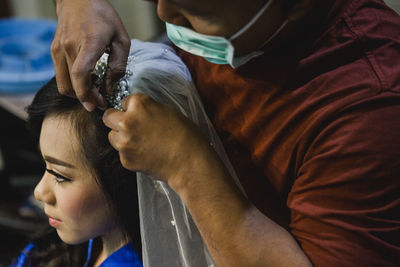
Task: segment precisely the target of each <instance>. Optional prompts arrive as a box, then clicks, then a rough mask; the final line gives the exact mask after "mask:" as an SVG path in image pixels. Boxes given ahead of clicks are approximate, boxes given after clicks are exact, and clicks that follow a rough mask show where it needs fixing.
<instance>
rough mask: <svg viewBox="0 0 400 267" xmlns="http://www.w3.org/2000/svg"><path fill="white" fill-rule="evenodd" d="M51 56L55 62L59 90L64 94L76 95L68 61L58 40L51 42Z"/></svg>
mask: <svg viewBox="0 0 400 267" xmlns="http://www.w3.org/2000/svg"><path fill="white" fill-rule="evenodd" d="M51 57H52V59H53V62H54V70H55V73H56V81H57V87H58V91H59V92H60V94H63V95H68V96H75V92H74V89H73V87H72V83H71V80H70V76H69V70H68V65H67V61H66V58H65V56H64V53H63V51H62V49H61V47H60V44H59V43H58V42H57V41H53V43H52V44H51Z"/></svg>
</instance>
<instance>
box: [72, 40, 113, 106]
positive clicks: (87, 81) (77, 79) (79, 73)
mask: <svg viewBox="0 0 400 267" xmlns="http://www.w3.org/2000/svg"><path fill="white" fill-rule="evenodd" d="M95 51H96V49H89V46H88V45H83V46H82V48H81V49H80V51H79V53H78V55H77V57H76V59H75V61H74V63H73V66H72V68H71V71H70V74H71V82H72V86H73V87H74V89H75V95H76V97H77V98H78V99H79V101H80V102H81V103H82V104H83V106H84V107H85V108H86V109H87V110H88V111H92V110H93V109H94V108H95V106H99V107H103V108H105V107H106V101H105V99H104V97H103V96H102V95H101V94H100V92H99V90H98V89H97V88H94V85H93V83H92V74H91V72H92V70H93V69H94V66H95V65H96V62H97V60H98V59H99V58H100V56H101V55H102V52H95ZM97 51H102V50H99V49H97Z"/></svg>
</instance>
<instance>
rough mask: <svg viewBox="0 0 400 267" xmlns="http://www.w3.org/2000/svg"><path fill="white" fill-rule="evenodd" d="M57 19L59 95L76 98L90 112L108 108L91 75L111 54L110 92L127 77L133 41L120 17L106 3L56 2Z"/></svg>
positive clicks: (90, 0)
mask: <svg viewBox="0 0 400 267" xmlns="http://www.w3.org/2000/svg"><path fill="white" fill-rule="evenodd" d="M57 15H58V26H57V30H56V34H55V37H54V41H53V43H52V45H51V55H52V58H53V62H54V66H55V72H56V79H57V85H58V88H59V91H60V93H62V94H65V95H70V96H76V97H77V98H78V99H79V101H81V103H82V104H83V106H84V107H85V108H86V109H87V110H88V111H92V110H93V109H94V108H95V106H99V107H102V108H105V107H106V102H105V100H104V98H103V96H102V95H101V93H100V92H99V89H98V88H95V87H94V85H93V83H92V75H91V71H92V70H93V68H94V66H95V64H96V62H97V60H98V59H99V58H100V56H101V55H102V54H103V53H104V52H105V51H107V50H108V52H109V53H110V56H109V62H108V67H109V69H108V70H107V73H106V77H105V81H106V89H107V91H108V92H110V91H111V90H112V84H114V83H115V82H116V81H117V80H118V79H119V78H120V77H122V76H123V74H124V73H125V68H126V61H127V58H128V54H129V48H130V39H129V36H128V34H127V32H126V30H125V28H124V26H123V24H122V21H121V19H120V17H119V16H118V14H117V12H116V11H115V10H114V8H113V7H112V6H111V4H110V3H109V2H108V1H107V0H57Z"/></svg>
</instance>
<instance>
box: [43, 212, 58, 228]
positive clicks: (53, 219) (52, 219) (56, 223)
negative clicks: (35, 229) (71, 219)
mask: <svg viewBox="0 0 400 267" xmlns="http://www.w3.org/2000/svg"><path fill="white" fill-rule="evenodd" d="M46 215H47V214H46ZM47 217H49V224H50V225H51V226H53V227H56V226H58V225H59V224H61V221H60V220H58V219H55V218H53V217H51V216H49V215H47Z"/></svg>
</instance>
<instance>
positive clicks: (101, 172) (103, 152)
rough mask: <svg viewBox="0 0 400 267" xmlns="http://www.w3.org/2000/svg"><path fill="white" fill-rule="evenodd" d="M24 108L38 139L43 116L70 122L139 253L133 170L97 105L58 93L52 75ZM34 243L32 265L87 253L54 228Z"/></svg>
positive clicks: (68, 261) (62, 262)
mask: <svg viewBox="0 0 400 267" xmlns="http://www.w3.org/2000/svg"><path fill="white" fill-rule="evenodd" d="M27 112H28V114H29V117H28V123H27V126H28V129H30V130H31V131H32V133H33V134H34V136H35V137H36V138H37V139H36V140H37V141H38V140H39V134H40V130H41V127H42V124H43V121H44V119H45V118H46V117H48V116H60V117H62V118H63V119H64V118H66V119H68V120H69V121H70V122H71V125H72V127H73V129H75V130H76V136H77V137H78V140H79V143H80V145H81V146H80V147H81V153H82V154H83V156H84V158H86V159H87V163H88V165H89V167H90V169H91V170H92V171H93V174H94V175H93V176H94V177H95V179H96V181H97V183H98V184H99V185H100V187H101V188H102V191H103V192H104V194H105V196H106V198H107V199H108V202H109V204H110V205H111V209H112V211H113V212H114V213H115V217H116V218H117V221H118V223H119V225H120V227H121V229H122V230H123V231H124V232H125V234H126V237H127V238H128V239H130V240H131V242H132V243H133V245H134V247H135V249H136V250H137V252H138V254H139V255H140V254H141V240H140V230H139V210H138V197H137V184H136V174H135V173H134V172H131V171H128V170H127V169H125V168H124V167H123V166H122V165H121V163H120V160H119V156H118V152H117V151H116V150H115V149H113V147H112V146H111V145H110V143H109V141H108V133H109V129H108V128H107V127H106V126H105V125H104V124H103V122H102V115H103V112H102V111H101V110H97V109H96V110H95V111H93V112H87V111H86V110H85V109H84V108H83V107H82V105H81V104H80V102H79V101H78V100H77V99H75V98H71V97H68V96H64V95H61V94H60V93H59V92H58V88H57V84H56V80H55V79H54V78H53V79H52V80H50V81H49V82H48V83H47V84H46V85H45V86H43V87H42V88H41V89H40V90H39V91H38V92H37V94H36V96H35V98H34V100H33V102H32V104H31V105H30V106H29V107H28V108H27ZM34 244H35V245H36V246H35V249H34V251H32V254H31V255H30V257H29V259H30V261H31V265H32V266H79V265H82V264H83V263H82V262H84V260H85V257H86V249H87V245H85V244H81V245H77V246H73V245H67V244H64V243H63V242H62V241H61V240H60V239H59V238H58V236H57V234H56V232H55V230H54V229H52V230H51V231H50V232H49V233H47V234H45V235H44V236H41V237H39V238H37V239H36V240H34Z"/></svg>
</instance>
